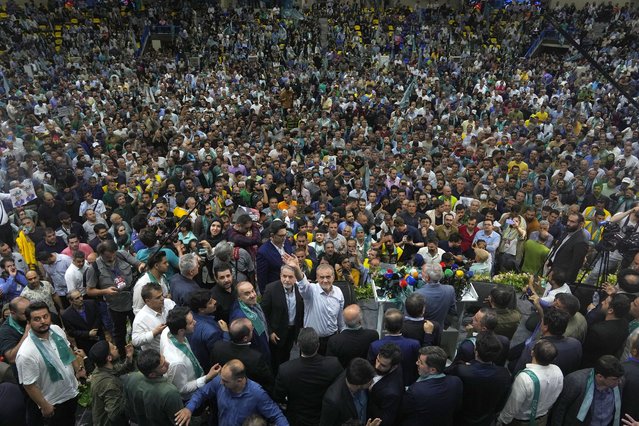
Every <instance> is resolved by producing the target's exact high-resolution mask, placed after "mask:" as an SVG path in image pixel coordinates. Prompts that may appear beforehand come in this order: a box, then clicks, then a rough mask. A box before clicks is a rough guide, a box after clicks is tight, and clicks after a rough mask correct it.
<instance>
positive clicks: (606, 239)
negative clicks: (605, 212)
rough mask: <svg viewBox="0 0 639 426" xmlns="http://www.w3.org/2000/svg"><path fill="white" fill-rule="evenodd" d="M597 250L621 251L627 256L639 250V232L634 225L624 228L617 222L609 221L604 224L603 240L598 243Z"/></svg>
mask: <svg viewBox="0 0 639 426" xmlns="http://www.w3.org/2000/svg"><path fill="white" fill-rule="evenodd" d="M597 250H603V251H614V250H619V252H620V253H621V254H622V255H624V257H625V256H627V255H632V256H634V254H635V253H637V252H639V233H638V232H636V228H635V227H633V226H624V227H623V228H622V227H621V226H620V225H619V224H618V223H615V222H607V223H605V224H604V225H603V233H602V236H601V241H600V242H599V244H597Z"/></svg>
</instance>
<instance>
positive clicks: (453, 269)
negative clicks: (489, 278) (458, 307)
mask: <svg viewBox="0 0 639 426" xmlns="http://www.w3.org/2000/svg"><path fill="white" fill-rule="evenodd" d="M440 265H441V267H442V270H443V271H444V277H443V278H442V279H441V280H440V282H441V283H442V284H448V285H452V286H453V288H454V289H455V296H457V300H460V299H461V297H462V295H463V294H464V292H465V291H466V290H468V288H469V286H470V279H471V278H472V277H473V275H474V273H473V271H469V270H467V269H466V268H464V267H463V266H459V265H457V264H456V263H453V264H452V265H450V266H447V265H446V264H445V263H444V262H441V263H440Z"/></svg>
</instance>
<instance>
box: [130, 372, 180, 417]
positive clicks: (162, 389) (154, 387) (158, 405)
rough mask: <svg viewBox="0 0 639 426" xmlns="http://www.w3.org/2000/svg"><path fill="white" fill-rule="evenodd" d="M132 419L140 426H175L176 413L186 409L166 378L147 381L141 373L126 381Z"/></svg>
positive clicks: (178, 394) (176, 391)
mask: <svg viewBox="0 0 639 426" xmlns="http://www.w3.org/2000/svg"><path fill="white" fill-rule="evenodd" d="M124 388H125V395H126V400H127V409H128V411H129V416H130V419H131V420H132V421H134V422H136V423H137V424H138V425H139V426H175V420H174V419H175V413H177V412H178V411H180V410H181V409H182V408H184V404H183V403H182V398H181V397H180V392H179V391H178V390H177V388H176V387H175V385H173V383H171V382H168V381H167V380H166V379H165V378H164V377H160V378H157V379H147V378H146V377H144V376H143V375H142V373H140V372H135V373H132V374H129V375H128V376H127V377H126V379H124Z"/></svg>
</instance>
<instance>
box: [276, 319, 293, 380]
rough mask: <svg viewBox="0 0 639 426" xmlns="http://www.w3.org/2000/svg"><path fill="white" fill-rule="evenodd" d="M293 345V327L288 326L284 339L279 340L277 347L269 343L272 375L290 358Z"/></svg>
mask: <svg viewBox="0 0 639 426" xmlns="http://www.w3.org/2000/svg"><path fill="white" fill-rule="evenodd" d="M294 343H295V326H290V327H289V328H288V333H286V339H282V340H280V342H279V344H278V345H274V344H273V343H270V346H271V366H272V367H273V372H274V373H277V370H278V368H279V367H280V365H281V364H283V363H285V362H286V361H288V360H289V359H290V358H291V349H293V344H294Z"/></svg>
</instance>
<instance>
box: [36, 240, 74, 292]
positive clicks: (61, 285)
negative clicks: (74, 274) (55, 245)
mask: <svg viewBox="0 0 639 426" xmlns="http://www.w3.org/2000/svg"><path fill="white" fill-rule="evenodd" d="M36 258H37V260H38V262H40V263H42V268H43V269H44V271H45V272H46V273H47V274H48V275H49V277H51V283H52V284H53V288H54V289H55V292H56V294H57V295H58V296H60V297H61V298H62V299H63V300H64V298H65V297H66V295H67V282H66V280H65V278H64V274H65V273H66V272H67V269H69V266H71V265H72V264H73V262H72V261H71V258H70V257H69V256H67V255H65V254H60V253H47V252H40V253H38V254H37V257H36Z"/></svg>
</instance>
